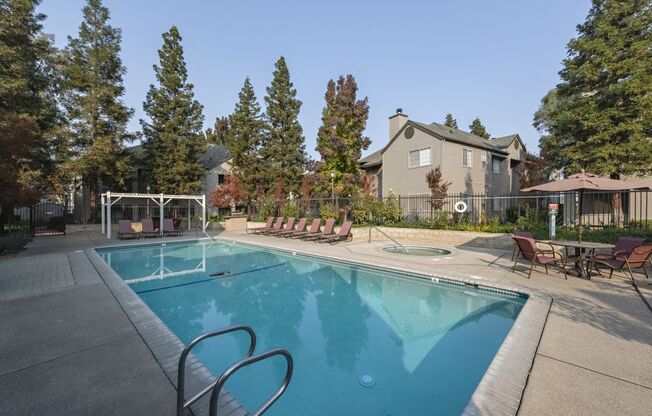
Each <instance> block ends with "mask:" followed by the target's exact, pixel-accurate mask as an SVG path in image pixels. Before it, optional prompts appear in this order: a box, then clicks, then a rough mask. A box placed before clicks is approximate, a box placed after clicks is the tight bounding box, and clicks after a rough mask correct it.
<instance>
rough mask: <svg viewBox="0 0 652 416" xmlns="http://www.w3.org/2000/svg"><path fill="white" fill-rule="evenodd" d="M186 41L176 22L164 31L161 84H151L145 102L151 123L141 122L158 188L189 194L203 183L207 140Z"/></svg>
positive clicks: (156, 68) (157, 67)
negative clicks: (190, 78) (185, 50)
mask: <svg viewBox="0 0 652 416" xmlns="http://www.w3.org/2000/svg"><path fill="white" fill-rule="evenodd" d="M181 40H182V38H181V35H180V34H179V30H178V29H177V28H176V27H175V26H172V28H170V30H169V31H167V32H165V33H163V46H162V48H161V49H160V50H159V51H158V56H159V60H160V63H159V65H154V72H155V74H156V80H157V82H158V85H157V86H154V85H150V87H149V92H148V93H147V99H146V100H145V102H144V103H143V109H144V110H145V113H146V114H147V115H148V117H149V119H150V121H148V122H146V121H144V120H141V125H142V127H143V134H144V136H145V143H144V144H145V151H146V154H147V160H149V161H150V167H151V170H152V177H153V180H154V182H155V184H156V186H157V189H158V190H159V191H160V192H165V193H180V194H190V193H197V192H199V191H200V190H201V189H202V187H203V184H202V179H203V177H204V174H205V169H204V167H203V165H202V164H201V157H202V155H203V152H204V150H205V145H206V143H205V141H204V139H203V137H202V136H203V135H202V123H203V121H204V116H203V115H202V109H203V107H202V105H201V104H200V103H199V102H198V101H197V100H195V94H194V92H193V88H194V87H193V84H191V83H190V82H188V70H187V69H186V63H185V61H184V58H183V48H182V46H181Z"/></svg>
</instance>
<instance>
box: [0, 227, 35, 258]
mask: <svg viewBox="0 0 652 416" xmlns="http://www.w3.org/2000/svg"><path fill="white" fill-rule="evenodd" d="M31 240H32V236H31V235H30V234H27V233H22V232H15V233H9V234H3V235H0V256H4V255H8V254H16V253H18V252H19V251H22V250H23V249H24V248H25V245H26V244H27V243H29V242H30V241H31Z"/></svg>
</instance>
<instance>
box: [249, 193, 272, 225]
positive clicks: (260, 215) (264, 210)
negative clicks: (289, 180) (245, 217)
mask: <svg viewBox="0 0 652 416" xmlns="http://www.w3.org/2000/svg"><path fill="white" fill-rule="evenodd" d="M276 211H277V210H276V201H274V198H273V197H271V196H267V197H265V198H264V199H263V200H262V202H261V203H260V204H259V205H258V212H256V214H255V215H254V218H253V219H254V221H263V222H264V221H267V217H272V216H275V215H276Z"/></svg>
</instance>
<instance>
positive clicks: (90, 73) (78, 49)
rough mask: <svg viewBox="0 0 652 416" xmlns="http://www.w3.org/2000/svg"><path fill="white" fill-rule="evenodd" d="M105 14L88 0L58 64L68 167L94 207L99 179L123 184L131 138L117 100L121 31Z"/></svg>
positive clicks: (128, 111)
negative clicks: (87, 191) (87, 190)
mask: <svg viewBox="0 0 652 416" xmlns="http://www.w3.org/2000/svg"><path fill="white" fill-rule="evenodd" d="M109 18H110V16H109V10H108V9H107V8H106V7H104V6H103V5H102V2H101V1H100V0H88V2H87V4H86V6H85V7H84V9H83V21H82V23H81V25H80V26H79V36H78V37H77V38H71V37H69V38H68V46H67V47H66V49H65V50H64V51H63V54H62V65H61V71H62V82H61V89H62V92H61V102H62V105H63V108H64V111H65V118H66V126H65V135H66V137H67V139H68V142H69V145H70V151H71V154H70V156H71V157H72V159H71V160H70V163H69V164H68V169H69V170H70V172H71V173H73V174H74V175H76V176H80V177H82V180H83V182H84V183H85V184H86V185H88V186H89V188H90V190H91V195H92V198H91V203H92V204H94V205H95V206H97V202H98V198H97V195H98V193H99V191H100V183H101V184H102V185H103V186H105V187H110V188H113V189H114V190H115V188H116V187H117V188H118V189H119V188H122V187H124V184H125V179H126V176H127V175H128V173H129V172H128V167H127V163H126V153H125V150H124V141H125V140H132V139H133V136H131V135H129V134H128V133H127V122H128V121H129V119H130V118H131V116H132V115H133V109H131V108H128V107H126V106H125V105H124V104H123V102H122V100H121V97H122V96H123V95H124V92H125V89H124V86H123V80H122V77H123V75H124V74H125V72H126V69H125V67H124V66H123V65H122V60H121V59H120V42H121V33H120V29H118V28H114V27H112V26H110V25H109V23H108V21H109ZM92 212H94V211H92Z"/></svg>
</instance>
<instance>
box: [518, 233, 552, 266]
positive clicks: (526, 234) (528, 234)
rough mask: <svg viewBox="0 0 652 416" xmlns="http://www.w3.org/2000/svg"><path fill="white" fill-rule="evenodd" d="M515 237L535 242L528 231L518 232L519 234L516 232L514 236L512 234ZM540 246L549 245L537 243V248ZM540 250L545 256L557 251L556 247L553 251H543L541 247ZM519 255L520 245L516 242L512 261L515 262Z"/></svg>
mask: <svg viewBox="0 0 652 416" xmlns="http://www.w3.org/2000/svg"><path fill="white" fill-rule="evenodd" d="M514 236H516V237H525V238H531V239H533V240H534V236H533V235H532V233H531V232H528V231H517V232H515V233H514V234H512V237H514ZM539 244H541V245H545V244H547V243H537V247H539ZM539 249H540V250H541V251H542V252H543V253H544V254H551V253H552V252H554V251H555V250H554V246H553V250H547V249H543V248H541V247H539ZM518 254H519V251H518V245H517V244H516V242H514V248H513V249H512V261H514V258H515V257H516V256H517V255H518Z"/></svg>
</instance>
